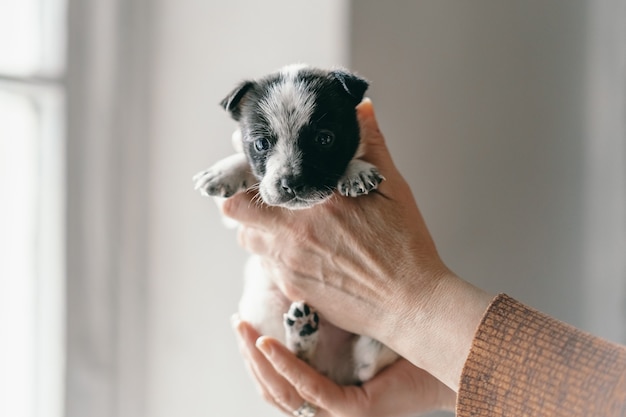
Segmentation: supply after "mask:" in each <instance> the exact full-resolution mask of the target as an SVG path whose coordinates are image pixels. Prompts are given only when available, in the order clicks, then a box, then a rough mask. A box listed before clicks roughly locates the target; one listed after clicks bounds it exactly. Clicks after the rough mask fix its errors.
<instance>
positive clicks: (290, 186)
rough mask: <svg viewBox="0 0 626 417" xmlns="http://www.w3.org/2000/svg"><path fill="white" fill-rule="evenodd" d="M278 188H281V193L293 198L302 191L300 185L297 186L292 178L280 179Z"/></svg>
mask: <svg viewBox="0 0 626 417" xmlns="http://www.w3.org/2000/svg"><path fill="white" fill-rule="evenodd" d="M280 188H282V190H283V193H285V194H288V195H292V196H295V195H296V193H298V192H299V191H300V190H301V189H302V185H299V184H298V181H297V180H296V179H295V178H293V177H283V178H281V179H280Z"/></svg>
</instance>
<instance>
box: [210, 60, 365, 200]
mask: <svg viewBox="0 0 626 417" xmlns="http://www.w3.org/2000/svg"><path fill="white" fill-rule="evenodd" d="M367 87H368V83H367V81H365V80H363V79H361V78H359V77H357V76H356V75H354V74H351V73H349V72H347V71H343V70H330V71H329V70H321V69H314V68H310V67H306V66H289V67H285V68H284V69H282V70H281V71H280V72H278V73H275V74H272V75H269V76H267V77H264V78H261V79H258V80H254V81H245V82H243V83H242V84H240V85H239V86H238V87H237V88H236V89H235V90H233V91H232V92H231V93H230V94H229V95H228V96H227V97H226V98H225V99H224V100H223V101H222V103H221V104H222V106H223V107H224V108H225V109H226V110H228V111H229V112H230V114H231V115H232V117H233V118H234V119H235V120H237V121H238V122H239V125H240V129H241V133H242V140H243V148H244V152H245V153H246V155H247V157H248V160H249V161H250V165H251V167H252V171H253V173H254V175H255V176H256V177H257V178H258V179H259V180H260V184H259V191H260V195H261V197H262V199H263V201H265V203H267V204H269V205H278V206H283V207H287V208H290V209H298V208H306V207H310V206H312V205H314V204H317V203H319V202H322V201H324V200H325V199H326V198H328V197H329V196H330V195H331V194H332V193H333V191H334V190H335V188H336V186H337V182H338V180H339V178H340V177H341V176H342V175H343V174H344V172H345V170H346V167H347V165H348V163H349V162H350V160H351V159H352V158H354V156H355V153H356V151H357V148H358V146H359V125H358V122H357V118H356V110H355V107H356V105H357V104H358V103H359V102H361V100H362V99H363V95H364V94H365V90H366V89H367Z"/></svg>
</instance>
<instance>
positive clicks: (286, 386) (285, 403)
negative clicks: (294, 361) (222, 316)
mask: <svg viewBox="0 0 626 417" xmlns="http://www.w3.org/2000/svg"><path fill="white" fill-rule="evenodd" d="M235 330H236V331H237V334H238V335H239V337H240V340H241V342H242V350H243V354H244V357H245V359H246V361H247V363H248V364H249V366H250V369H251V370H252V374H253V376H254V378H255V380H256V382H257V385H258V387H259V389H260V391H261V394H262V395H263V397H264V398H265V399H266V400H267V401H268V402H270V403H273V404H275V405H276V406H278V407H279V408H281V409H282V410H283V411H285V412H286V413H288V414H291V413H292V412H293V410H295V409H297V408H298V407H299V406H300V405H302V403H303V402H304V400H303V399H302V397H301V396H300V395H299V394H298V392H297V391H296V389H295V388H294V387H293V386H292V385H291V384H290V383H289V382H288V381H287V380H286V379H285V378H284V377H282V375H280V374H279V373H278V372H276V370H275V369H274V367H273V366H272V364H271V363H270V362H269V361H268V360H267V359H266V358H265V355H263V354H262V353H261V352H260V351H259V350H258V349H257V347H256V344H255V342H256V340H257V339H258V338H259V334H258V332H257V331H256V330H255V329H254V328H253V327H252V326H251V325H250V324H249V323H246V322H244V321H239V322H238V323H237V324H236V326H235Z"/></svg>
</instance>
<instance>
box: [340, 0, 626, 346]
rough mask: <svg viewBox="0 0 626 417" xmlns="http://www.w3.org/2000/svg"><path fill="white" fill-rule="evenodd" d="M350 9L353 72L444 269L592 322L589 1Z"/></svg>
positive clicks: (368, 4) (374, 4)
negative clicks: (365, 87)
mask: <svg viewBox="0 0 626 417" xmlns="http://www.w3.org/2000/svg"><path fill="white" fill-rule="evenodd" d="M352 13H353V22H354V23H353V38H352V39H353V45H352V50H351V53H352V66H353V67H354V68H356V69H358V70H359V71H361V73H362V74H363V75H364V76H366V77H368V78H370V79H371V80H372V84H373V86H372V89H371V96H372V97H373V100H374V104H375V105H376V107H377V109H378V113H379V116H380V122H381V124H382V129H383V132H384V133H385V134H386V136H387V139H388V141H389V143H390V147H391V149H392V153H393V155H394V156H395V159H396V161H397V163H398V165H399V166H400V169H401V170H402V172H403V173H404V174H405V175H406V177H407V179H408V180H409V182H410V183H411V185H412V188H413V191H414V193H415V195H416V198H417V200H418V202H419V204H420V206H421V208H422V210H423V212H424V215H425V217H426V220H427V222H428V224H429V225H430V227H431V231H432V233H433V234H434V237H435V240H436V242H437V243H438V246H439V249H440V251H441V253H442V255H443V257H444V259H445V260H446V261H447V263H448V264H449V265H450V266H451V267H452V269H453V270H455V271H456V272H457V273H459V274H460V275H461V276H463V277H464V278H466V279H467V280H469V281H471V282H473V283H475V284H477V285H479V286H482V287H484V288H486V289H488V290H490V291H493V292H507V293H509V294H511V295H513V296H515V297H517V298H518V299H520V300H522V301H525V302H527V303H529V304H531V305H533V306H535V307H537V308H539V309H542V310H544V311H546V312H548V313H550V314H553V315H555V316H556V317H558V318H560V319H562V320H565V321H568V322H570V323H572V324H574V325H577V326H585V325H587V324H588V321H587V320H586V319H585V309H584V306H585V298H586V294H585V291H584V290H585V288H586V287H587V286H586V285H585V281H586V280H589V279H591V280H593V277H589V276H587V275H586V274H587V273H588V272H589V271H588V269H587V261H588V256H587V253H586V252H585V250H586V249H587V247H586V245H585V242H584V240H585V225H586V223H587V221H588V213H586V212H585V198H586V196H587V189H586V186H587V182H586V180H587V176H588V172H587V168H588V167H587V165H586V152H587V151H588V146H587V141H589V131H588V124H589V114H588V111H589V106H588V104H587V100H588V94H589V82H588V81H589V74H588V56H589V53H590V51H589V48H590V45H589V41H588V37H589V31H590V30H591V28H590V26H589V19H590V17H589V16H590V7H589V6H588V4H587V3H585V2H581V1H569V2H564V1H560V2H559V1H528V2H499V1H473V2H457V1H420V2H396V3H393V7H391V6H390V3H384V2H378V1H375V0H370V1H359V2H357V3H356V4H355V7H354V9H353V12H352ZM619 85H621V81H620V83H618V85H617V86H616V87H619ZM618 91H619V90H618ZM614 139H615V138H614ZM617 140H618V141H619V142H621V141H622V139H621V138H619V137H618V138H617ZM618 149H619V147H618ZM618 162H619V160H618ZM618 173H619V172H618ZM622 181H623V180H622ZM596 214H599V215H600V216H602V214H601V213H596ZM617 219H618V220H619V214H618V215H617ZM619 225H620V224H619V223H618V224H615V226H618V227H619ZM622 242H623V233H622ZM620 280H622V281H623V275H622V276H621V277H620ZM594 308H596V309H598V308H602V306H601V305H596V306H594ZM622 313H623V310H622ZM622 317H623V315H622ZM613 320H614V321H613V326H617V325H618V323H621V324H623V321H621V320H620V319H619V318H617V319H613ZM588 327H591V326H588ZM590 330H594V329H593V328H590ZM618 330H619V329H615V328H613V330H610V329H606V333H607V336H613V337H617V335H619V334H620V332H621V331H618Z"/></svg>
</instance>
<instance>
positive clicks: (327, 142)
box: [315, 130, 335, 148]
mask: <svg viewBox="0 0 626 417" xmlns="http://www.w3.org/2000/svg"><path fill="white" fill-rule="evenodd" d="M334 142H335V135H333V133H332V132H329V131H328V130H322V131H321V132H319V133H318V134H317V136H316V137H315V143H316V144H317V145H318V146H319V147H321V148H328V147H330V146H331V145H332V144H333V143H334Z"/></svg>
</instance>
